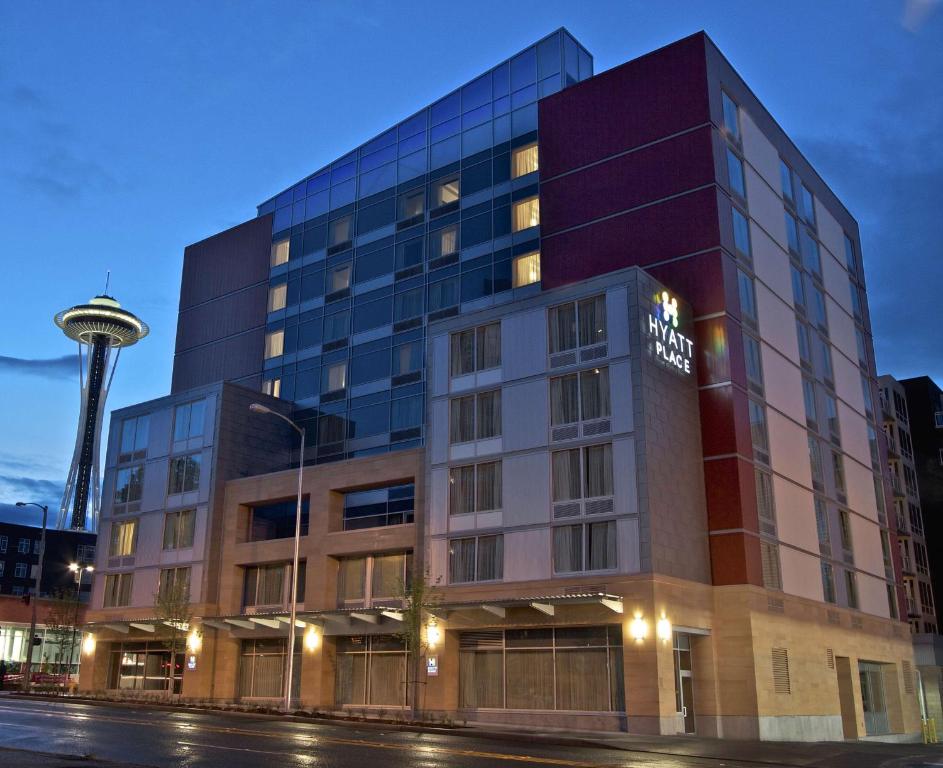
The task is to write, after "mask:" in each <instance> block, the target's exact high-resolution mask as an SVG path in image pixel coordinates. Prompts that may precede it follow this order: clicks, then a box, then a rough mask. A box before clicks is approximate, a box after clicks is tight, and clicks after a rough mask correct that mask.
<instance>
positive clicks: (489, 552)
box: [449, 534, 504, 584]
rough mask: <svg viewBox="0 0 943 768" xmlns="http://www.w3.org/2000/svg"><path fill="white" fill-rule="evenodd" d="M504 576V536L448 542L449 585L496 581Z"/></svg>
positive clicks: (478, 537) (477, 537) (451, 540)
mask: <svg viewBox="0 0 943 768" xmlns="http://www.w3.org/2000/svg"><path fill="white" fill-rule="evenodd" d="M503 576H504V536H502V535H501V534H498V535H497V536H476V537H469V538H466V539H450V540H449V583H451V584H464V583H466V582H470V581H497V580H499V579H501V578H503Z"/></svg>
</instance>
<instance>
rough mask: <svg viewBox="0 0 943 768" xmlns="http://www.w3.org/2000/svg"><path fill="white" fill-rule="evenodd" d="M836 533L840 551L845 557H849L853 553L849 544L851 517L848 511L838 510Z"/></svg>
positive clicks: (850, 543) (852, 548)
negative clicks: (838, 536) (839, 542)
mask: <svg viewBox="0 0 943 768" xmlns="http://www.w3.org/2000/svg"><path fill="white" fill-rule="evenodd" d="M838 533H839V535H840V541H841V548H842V550H843V551H844V552H845V553H846V555H850V554H851V553H852V552H853V551H854V547H853V546H852V542H851V515H850V514H849V513H848V510H845V509H840V510H838Z"/></svg>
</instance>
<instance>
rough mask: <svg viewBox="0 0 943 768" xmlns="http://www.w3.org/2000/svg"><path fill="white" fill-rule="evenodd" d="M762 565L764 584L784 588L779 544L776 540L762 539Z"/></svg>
mask: <svg viewBox="0 0 943 768" xmlns="http://www.w3.org/2000/svg"><path fill="white" fill-rule="evenodd" d="M760 565H761V567H762V573H763V586H764V587H765V588H766V589H782V588H783V578H782V572H781V571H780V567H779V545H778V544H777V543H776V542H774V541H763V540H761V541H760Z"/></svg>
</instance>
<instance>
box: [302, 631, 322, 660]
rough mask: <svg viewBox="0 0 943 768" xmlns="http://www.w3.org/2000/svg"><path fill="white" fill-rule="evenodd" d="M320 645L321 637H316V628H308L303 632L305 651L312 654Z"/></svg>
mask: <svg viewBox="0 0 943 768" xmlns="http://www.w3.org/2000/svg"><path fill="white" fill-rule="evenodd" d="M320 644H321V637H320V635H318V628H317V627H315V626H309V627H308V629H307V631H306V632H305V650H308V651H311V652H312V653H313V652H314V651H316V650H317V649H318V646H319V645H320Z"/></svg>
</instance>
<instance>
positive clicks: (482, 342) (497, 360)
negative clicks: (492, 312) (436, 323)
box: [451, 322, 501, 376]
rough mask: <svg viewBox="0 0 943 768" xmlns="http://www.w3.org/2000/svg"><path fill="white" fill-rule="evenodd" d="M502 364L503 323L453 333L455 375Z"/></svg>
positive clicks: (452, 359) (453, 371)
mask: <svg viewBox="0 0 943 768" xmlns="http://www.w3.org/2000/svg"><path fill="white" fill-rule="evenodd" d="M500 365H501V323H500V322H497V323H488V324H487V325H480V326H478V327H477V328H469V329H468V330H467V331H459V332H458V333H453V334H452V358H451V368H452V375H453V376H464V375H465V374H468V373H474V372H475V371H485V370H488V369H489V368H498V367H499V366H500Z"/></svg>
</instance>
